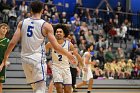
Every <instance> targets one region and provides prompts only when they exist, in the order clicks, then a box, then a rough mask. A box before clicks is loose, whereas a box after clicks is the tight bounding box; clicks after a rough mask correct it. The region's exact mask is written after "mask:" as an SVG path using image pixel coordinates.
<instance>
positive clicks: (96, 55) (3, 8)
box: [0, 0, 140, 79]
mask: <svg viewBox="0 0 140 93" xmlns="http://www.w3.org/2000/svg"><path fill="white" fill-rule="evenodd" d="M28 3H29V2H28ZM77 6H80V5H78V4H77ZM121 9H122V6H121V5H120V3H118V6H117V8H116V11H121ZM29 10H30V8H29V7H28V4H27V2H26V1H24V0H23V1H21V4H16V1H15V0H13V2H12V3H11V4H8V3H7V2H6V0H1V2H0V22H5V23H8V24H9V26H10V29H11V30H10V35H9V36H8V37H9V38H11V37H12V35H13V33H14V31H15V29H16V25H17V23H18V22H19V21H22V20H23V19H25V18H27V17H30V16H31V13H30V12H29ZM42 19H44V20H46V21H47V22H49V23H51V24H52V25H56V24H59V23H61V24H66V25H67V26H68V28H69V31H70V35H69V36H68V39H69V40H71V42H72V43H73V44H74V46H75V47H78V49H79V53H80V54H81V56H82V55H83V53H84V51H85V45H86V44H87V43H93V46H94V50H93V52H92V55H93V57H92V59H93V61H98V62H97V63H98V64H97V66H96V67H95V68H93V72H94V73H95V75H97V76H99V77H106V78H110V79H113V78H116V79H118V78H128V79H129V78H140V57H139V54H140V51H139V47H140V46H139V44H137V41H135V40H134V41H135V42H133V43H132V45H133V47H132V48H131V49H129V52H127V51H126V50H127V45H128V44H127V41H128V40H130V38H129V31H128V27H130V26H131V22H130V19H128V18H122V15H121V14H120V13H112V14H111V13H109V12H106V13H105V16H104V17H103V16H101V15H100V11H99V10H98V9H96V10H95V11H91V10H89V9H88V8H87V9H82V8H75V12H74V14H73V16H71V17H68V15H67V12H65V11H63V12H58V10H57V7H56V6H55V5H48V4H45V6H44V11H43V14H42ZM114 43H118V44H119V46H118V47H117V48H114V47H115V46H114ZM123 45H125V47H124V46H123ZM128 53H129V55H128ZM95 69H97V70H95Z"/></svg>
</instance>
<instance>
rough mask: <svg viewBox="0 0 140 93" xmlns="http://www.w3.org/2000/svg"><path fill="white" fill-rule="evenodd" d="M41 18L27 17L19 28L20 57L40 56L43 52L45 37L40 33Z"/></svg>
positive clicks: (42, 21)
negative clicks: (20, 36) (20, 37)
mask: <svg viewBox="0 0 140 93" xmlns="http://www.w3.org/2000/svg"><path fill="white" fill-rule="evenodd" d="M44 23H45V21H44V20H42V19H32V18H27V19H24V20H23V23H22V28H21V35H22V39H21V46H22V50H21V57H29V58H38V57H39V58H40V56H41V57H42V55H44V54H45V42H44V39H45V37H44V36H43V35H42V26H43V24H44Z"/></svg>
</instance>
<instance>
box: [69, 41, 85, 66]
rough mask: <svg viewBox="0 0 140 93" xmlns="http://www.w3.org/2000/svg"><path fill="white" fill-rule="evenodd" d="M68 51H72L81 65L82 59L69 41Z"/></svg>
mask: <svg viewBox="0 0 140 93" xmlns="http://www.w3.org/2000/svg"><path fill="white" fill-rule="evenodd" d="M70 51H72V52H73V55H75V56H76V58H77V59H78V62H79V63H80V65H81V66H82V67H83V66H84V64H83V60H82V57H81V56H80V55H79V54H78V52H77V51H76V49H75V48H74V45H73V44H72V43H71V42H70Z"/></svg>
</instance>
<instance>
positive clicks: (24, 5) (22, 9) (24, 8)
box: [19, 0, 28, 15]
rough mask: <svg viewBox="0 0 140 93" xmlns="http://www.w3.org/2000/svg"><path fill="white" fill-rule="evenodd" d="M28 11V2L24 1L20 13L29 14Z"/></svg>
mask: <svg viewBox="0 0 140 93" xmlns="http://www.w3.org/2000/svg"><path fill="white" fill-rule="evenodd" d="M27 10H28V6H27V5H26V2H25V1H24V0H23V1H22V3H21V5H20V6H19V11H20V13H19V15H20V14H21V13H22V12H24V13H27V12H28V11H27Z"/></svg>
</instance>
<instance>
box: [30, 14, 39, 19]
mask: <svg viewBox="0 0 140 93" xmlns="http://www.w3.org/2000/svg"><path fill="white" fill-rule="evenodd" d="M31 18H33V19H41V15H40V14H33V15H32V17H31Z"/></svg>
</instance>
